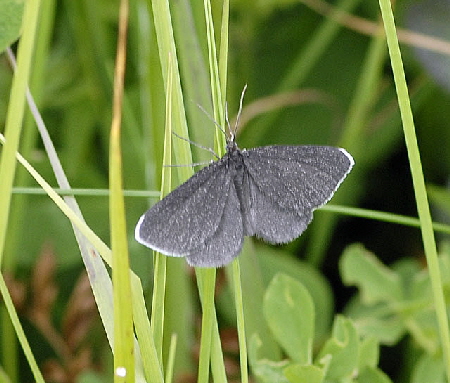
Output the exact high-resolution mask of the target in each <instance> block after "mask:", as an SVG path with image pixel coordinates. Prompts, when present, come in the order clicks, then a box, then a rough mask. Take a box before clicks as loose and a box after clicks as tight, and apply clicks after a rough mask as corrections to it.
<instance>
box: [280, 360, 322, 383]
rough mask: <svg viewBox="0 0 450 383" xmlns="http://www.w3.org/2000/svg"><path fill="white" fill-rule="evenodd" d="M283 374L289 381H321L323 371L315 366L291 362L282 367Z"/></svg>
mask: <svg viewBox="0 0 450 383" xmlns="http://www.w3.org/2000/svg"><path fill="white" fill-rule="evenodd" d="M284 375H285V376H286V378H288V379H289V382H290V383H322V382H323V379H324V376H325V373H324V371H323V369H321V368H319V367H317V366H313V365H308V366H304V365H300V364H292V365H290V366H288V367H286V368H285V369H284Z"/></svg>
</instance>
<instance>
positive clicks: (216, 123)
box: [197, 104, 226, 136]
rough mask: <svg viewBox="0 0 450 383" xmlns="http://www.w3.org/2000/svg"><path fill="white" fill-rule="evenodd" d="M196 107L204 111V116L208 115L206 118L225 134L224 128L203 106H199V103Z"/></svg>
mask: <svg viewBox="0 0 450 383" xmlns="http://www.w3.org/2000/svg"><path fill="white" fill-rule="evenodd" d="M197 106H198V108H199V109H200V110H201V111H202V112H203V113H205V115H206V117H208V119H209V120H210V121H211V122H212V123H213V124H214V125H216V126H217V128H218V129H219V130H220V131H221V132H222V133H223V134H224V135H225V136H226V133H225V130H224V129H223V128H222V127H221V126H220V125H219V124H218V122H217V121H216V120H214V118H213V117H212V116H211V115H210V114H209V113H208V112H207V111H206V110H205V109H204V108H203V106H201V105H200V104H197Z"/></svg>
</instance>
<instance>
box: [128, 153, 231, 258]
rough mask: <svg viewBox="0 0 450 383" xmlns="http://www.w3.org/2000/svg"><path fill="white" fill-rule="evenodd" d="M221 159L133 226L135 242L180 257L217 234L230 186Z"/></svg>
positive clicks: (202, 170)
mask: <svg viewBox="0 0 450 383" xmlns="http://www.w3.org/2000/svg"><path fill="white" fill-rule="evenodd" d="M229 171H230V170H229V168H228V166H227V164H226V161H224V158H222V159H221V160H219V161H218V162H214V163H212V164H211V165H209V166H207V167H205V168H203V169H201V170H200V171H198V172H197V173H195V174H194V175H193V176H192V177H191V178H189V179H188V180H187V181H186V182H185V183H184V184H182V185H180V186H179V187H178V188H176V189H175V190H174V191H172V192H171V193H170V194H168V195H167V196H166V197H165V198H163V199H162V200H161V201H159V202H157V203H156V204H155V205H153V206H152V207H151V208H150V209H149V210H148V211H147V212H146V213H145V214H144V215H143V216H142V217H141V218H140V220H139V222H138V224H137V225H136V230H135V237H136V240H137V241H138V242H140V243H142V244H144V245H146V246H148V247H150V248H152V249H154V250H156V251H159V252H161V253H163V254H166V255H172V256H184V255H186V254H188V253H189V252H190V251H192V250H194V249H196V248H198V247H199V246H201V245H203V244H205V243H206V242H207V240H208V239H210V238H211V237H212V236H213V235H214V234H215V233H216V231H217V228H218V226H219V225H220V223H221V220H222V215H223V211H224V209H225V205H226V203H227V201H228V196H227V194H226V193H224V190H228V189H229V188H230V184H231V183H232V180H231V176H230V174H229Z"/></svg>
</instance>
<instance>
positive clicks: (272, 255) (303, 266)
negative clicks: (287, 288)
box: [257, 245, 334, 340]
mask: <svg viewBox="0 0 450 383" xmlns="http://www.w3.org/2000/svg"><path fill="white" fill-rule="evenodd" d="M257 251H258V259H259V262H260V265H261V273H262V276H263V278H264V282H265V283H266V286H268V285H269V283H270V281H271V280H272V279H273V277H274V276H275V275H276V274H278V273H283V274H286V275H288V276H290V277H292V278H294V279H296V280H298V281H300V282H301V283H302V284H303V285H304V286H305V287H306V289H307V290H308V292H309V294H310V295H311V298H312V299H313V302H314V309H315V311H316V312H318V313H320V315H316V316H315V322H314V325H315V334H316V340H317V338H320V339H324V338H325V337H328V333H329V330H330V327H331V323H332V320H333V316H334V313H333V312H334V307H333V292H332V290H331V287H330V285H329V282H328V280H327V279H325V278H324V276H323V275H322V274H321V273H320V272H319V271H318V270H317V269H316V268H314V267H313V266H311V264H309V263H307V262H304V261H301V260H299V259H298V258H296V257H294V256H293V255H292V254H290V253H288V252H286V251H283V250H282V249H280V248H274V247H269V246H266V245H259V246H257ZM320 339H319V340H320Z"/></svg>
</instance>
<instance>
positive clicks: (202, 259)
mask: <svg viewBox="0 0 450 383" xmlns="http://www.w3.org/2000/svg"><path fill="white" fill-rule="evenodd" d="M222 192H223V193H224V194H226V195H227V200H226V202H225V206H224V209H223V212H222V216H221V220H220V222H219V225H218V226H217V228H216V231H215V232H214V233H213V234H212V235H211V236H210V237H208V238H207V240H206V241H205V243H203V244H202V245H201V246H199V247H198V248H196V249H195V250H192V251H190V252H189V253H188V254H187V255H186V260H187V261H188V263H189V264H190V265H191V266H196V267H220V266H223V265H226V264H227V263H229V262H231V261H232V260H233V258H235V257H236V256H237V255H238V254H239V252H240V251H241V248H242V243H243V241H244V233H243V226H242V215H241V211H240V203H239V200H238V197H237V194H236V189H235V187H234V183H233V182H230V183H229V184H228V190H226V189H225V188H224V190H223V191H222Z"/></svg>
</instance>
